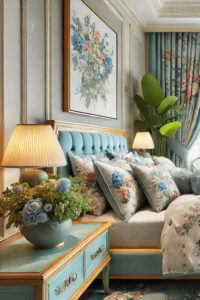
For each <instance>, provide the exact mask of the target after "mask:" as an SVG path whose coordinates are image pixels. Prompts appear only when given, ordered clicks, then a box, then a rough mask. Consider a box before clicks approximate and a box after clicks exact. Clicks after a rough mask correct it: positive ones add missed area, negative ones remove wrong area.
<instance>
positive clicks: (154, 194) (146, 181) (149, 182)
mask: <svg viewBox="0 0 200 300" xmlns="http://www.w3.org/2000/svg"><path fill="white" fill-rule="evenodd" d="M131 167H132V168H133V171H134V174H135V175H136V178H137V180H138V182H139V184H140V187H141V188H142V189H143V191H144V193H145V195H146V197H147V199H148V201H149V203H150V204H151V206H152V208H153V209H154V210H155V211H157V212H160V211H162V210H163V209H165V208H166V207H167V206H168V205H169V203H171V202H172V201H173V200H174V199H176V198H177V197H178V196H179V195H180V192H179V190H178V188H177V186H176V184H175V182H174V180H173V179H172V176H171V175H170V173H169V172H167V171H165V170H163V169H161V168H159V167H158V166H152V167H145V166H136V165H132V164H131Z"/></svg>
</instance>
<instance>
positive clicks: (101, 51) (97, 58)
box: [71, 11, 114, 108]
mask: <svg viewBox="0 0 200 300" xmlns="http://www.w3.org/2000/svg"><path fill="white" fill-rule="evenodd" d="M71 42H72V46H73V53H72V63H73V68H74V71H78V72H79V73H80V74H81V83H80V86H79V87H78V88H77V89H76V93H77V94H80V95H81V99H84V105H85V107H86V108H89V107H90V106H91V105H94V103H95V101H96V102H98V100H99V99H100V100H103V101H102V103H104V104H105V105H106V101H107V94H108V93H109V92H110V91H109V84H108V82H109V77H110V75H111V73H112V70H113V56H114V51H113V49H112V48H111V45H110V42H109V36H108V34H107V33H104V34H102V35H101V33H100V32H99V30H98V28H97V26H96V23H95V22H91V18H90V15H87V16H85V18H84V20H81V19H80V18H77V17H76V15H75V12H74V11H73V15H72V24H71Z"/></svg>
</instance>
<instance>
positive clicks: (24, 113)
mask: <svg viewBox="0 0 200 300" xmlns="http://www.w3.org/2000/svg"><path fill="white" fill-rule="evenodd" d="M21 97H22V98H21V122H22V124H26V123H27V0H21Z"/></svg>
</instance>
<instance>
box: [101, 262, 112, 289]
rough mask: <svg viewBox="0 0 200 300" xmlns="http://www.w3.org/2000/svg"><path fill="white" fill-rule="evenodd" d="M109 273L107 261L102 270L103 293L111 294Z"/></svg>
mask: <svg viewBox="0 0 200 300" xmlns="http://www.w3.org/2000/svg"><path fill="white" fill-rule="evenodd" d="M109 274H110V264H109V263H108V264H107V266H105V268H104V269H103V270H102V281H103V288H104V292H105V294H111V290H110V288H109Z"/></svg>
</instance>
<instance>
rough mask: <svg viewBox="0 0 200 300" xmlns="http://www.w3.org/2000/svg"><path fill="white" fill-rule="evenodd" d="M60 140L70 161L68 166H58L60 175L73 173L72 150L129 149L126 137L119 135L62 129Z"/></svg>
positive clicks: (90, 151)
mask: <svg viewBox="0 0 200 300" xmlns="http://www.w3.org/2000/svg"><path fill="white" fill-rule="evenodd" d="M58 140H59V142H60V145H61V147H62V149H63V151H64V154H65V155H66V158H67V163H68V165H67V166H65V167H60V168H58V175H60V176H61V177H64V176H67V175H71V174H72V169H71V164H70V161H69V158H68V157H67V153H68V152H69V151H70V150H72V151H73V152H74V153H75V154H79V155H80V154H99V153H101V152H102V151H105V150H110V151H117V152H124V151H127V150H128V148H127V142H126V138H125V137H124V136H118V135H108V134H96V133H81V132H67V131H60V132H59V133H58Z"/></svg>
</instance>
